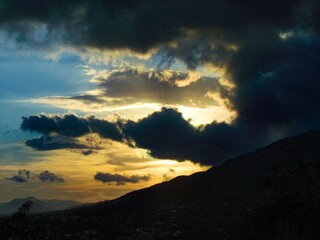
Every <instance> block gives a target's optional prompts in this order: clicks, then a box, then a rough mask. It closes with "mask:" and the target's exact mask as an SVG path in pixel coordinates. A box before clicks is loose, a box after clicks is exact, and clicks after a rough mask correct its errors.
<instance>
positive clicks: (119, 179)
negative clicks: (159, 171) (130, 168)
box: [94, 172, 151, 185]
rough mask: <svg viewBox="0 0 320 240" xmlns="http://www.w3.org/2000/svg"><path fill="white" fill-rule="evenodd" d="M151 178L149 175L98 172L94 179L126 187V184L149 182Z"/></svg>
mask: <svg viewBox="0 0 320 240" xmlns="http://www.w3.org/2000/svg"><path fill="white" fill-rule="evenodd" d="M150 178H151V177H150V176H149V175H143V176H139V175H132V176H126V175H120V174H111V173H103V172H97V174H96V175H95V176H94V179H95V180H96V181H100V182H103V183H113V182H114V183H116V184H117V185H125V184H126V183H139V182H141V181H149V180H150Z"/></svg>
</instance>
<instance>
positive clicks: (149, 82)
mask: <svg viewBox="0 0 320 240" xmlns="http://www.w3.org/2000/svg"><path fill="white" fill-rule="evenodd" d="M95 81H96V82H97V83H98V87H99V89H100V90H101V91H102V94H101V95H100V96H102V97H103V96H105V97H108V98H111V99H112V98H113V99H123V100H126V99H130V100H131V102H133V103H139V102H140V103H141V102H143V103H160V104H171V105H177V104H178V105H183V106H191V107H200V108H201V107H202V108H203V107H208V106H210V105H217V102H215V101H214V100H213V99H212V98H210V97H208V96H207V93H208V91H212V92H223V91H225V92H228V90H229V89H227V88H226V87H224V86H221V84H220V83H219V82H218V78H210V77H203V78H200V76H195V74H193V75H192V73H191V72H190V73H189V72H181V71H169V70H144V71H141V70H136V69H131V68H128V69H125V70H120V71H112V72H111V73H110V74H108V75H106V76H105V77H100V78H99V79H95ZM124 86H125V87H124ZM128 103H129V101H127V104H128Z"/></svg>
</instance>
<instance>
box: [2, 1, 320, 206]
mask: <svg viewBox="0 0 320 240" xmlns="http://www.w3.org/2000/svg"><path fill="white" fill-rule="evenodd" d="M319 16H320V7H319V4H318V2H317V0H290V1H289V0H288V1H287V0H284V1H275V0H269V1H264V0H259V1H255V2H254V3H253V2H252V1H247V0H242V1H236V0H226V1H220V0H215V1H212V0H197V1H195V0H187V1H186V0H184V1H182V0H174V1H167V0H162V1H156V0H131V1H129V0H118V1H113V0H92V1H86V0H72V1H60V0H57V1H49V0H44V1H33V0H19V1H18V0H10V1H9V0H0V72H1V74H0V111H1V117H0V202H6V201H10V200H12V199H14V198H18V197H20V198H21V197H27V196H34V197H37V198H42V199H43V198H57V199H70V200H76V201H80V202H96V201H101V200H105V199H113V198H116V197H119V196H121V195H123V194H125V193H127V192H130V191H132V190H136V189H140V188H143V187H147V186H151V185H153V184H155V183H159V182H163V181H168V180H170V179H172V178H174V177H176V176H180V175H189V174H192V173H194V172H198V171H205V170H206V169H208V168H210V167H218V166H219V165H221V164H223V163H224V162H225V161H226V160H228V159H229V158H231V157H234V156H237V155H239V154H243V153H245V152H247V151H252V150H255V149H256V148H258V147H261V146H263V145H265V144H269V143H271V142H273V141H275V140H278V139H280V138H283V137H288V136H292V135H295V134H298V133H301V132H304V131H308V130H311V129H315V128H319V125H320V124H319V120H320V108H319V106H320V95H319V93H318V91H319V90H320V79H319V74H318V69H320V39H319V37H320V32H319V26H320V17H319Z"/></svg>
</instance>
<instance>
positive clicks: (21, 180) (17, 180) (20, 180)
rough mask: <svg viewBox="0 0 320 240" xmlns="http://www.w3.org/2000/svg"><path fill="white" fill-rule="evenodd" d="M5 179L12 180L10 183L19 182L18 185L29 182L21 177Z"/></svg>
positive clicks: (15, 176)
mask: <svg viewBox="0 0 320 240" xmlns="http://www.w3.org/2000/svg"><path fill="white" fill-rule="evenodd" d="M5 179H6V180H10V181H14V182H17V183H24V182H27V181H28V180H27V179H25V178H24V177H22V176H19V175H14V176H12V177H6V178H5Z"/></svg>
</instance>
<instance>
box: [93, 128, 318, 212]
mask: <svg viewBox="0 0 320 240" xmlns="http://www.w3.org/2000/svg"><path fill="white" fill-rule="evenodd" d="M319 150H320V130H313V131H309V132H307V133H304V134H301V135H298V136H295V137H292V138H286V139H282V140H279V141H277V142H275V143H273V144H271V145H268V146H266V147H263V148H260V149H258V150H256V151H254V152H252V153H249V154H245V155H241V156H238V157H236V158H233V159H230V160H228V161H227V162H226V163H225V164H223V165H221V166H220V167H218V168H211V169H209V170H208V171H206V172H200V173H195V174H193V175H191V176H181V177H177V178H175V179H173V180H171V181H168V182H164V183H160V184H157V185H154V186H152V187H149V188H145V189H142V190H138V191H134V192H131V193H128V194H126V195H124V196H123V197H120V198H118V199H115V200H113V201H110V202H106V203H99V204H97V205H95V206H92V207H90V209H91V210H94V209H95V208H96V209H97V210H98V211H99V212H101V211H102V212H103V209H106V210H107V209H113V210H119V211H120V212H121V211H126V212H127V211H133V212H135V211H141V210H144V211H145V210H146V209H154V208H159V207H163V206H169V205H186V204H187V205H188V204H197V205H198V204H218V203H224V202H235V203H239V202H242V203H244V202H248V203H250V201H251V200H253V199H254V198H255V197H257V196H258V195H259V193H260V190H261V189H262V188H261V185H262V180H263V178H264V177H266V176H270V175H271V174H272V173H273V172H274V169H278V171H279V173H278V174H281V175H286V174H288V172H290V171H291V170H293V168H294V166H296V164H297V162H299V161H301V160H302V161H303V157H304V156H305V157H307V156H308V155H310V153H312V152H314V151H319ZM88 210H89V209H88Z"/></svg>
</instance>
